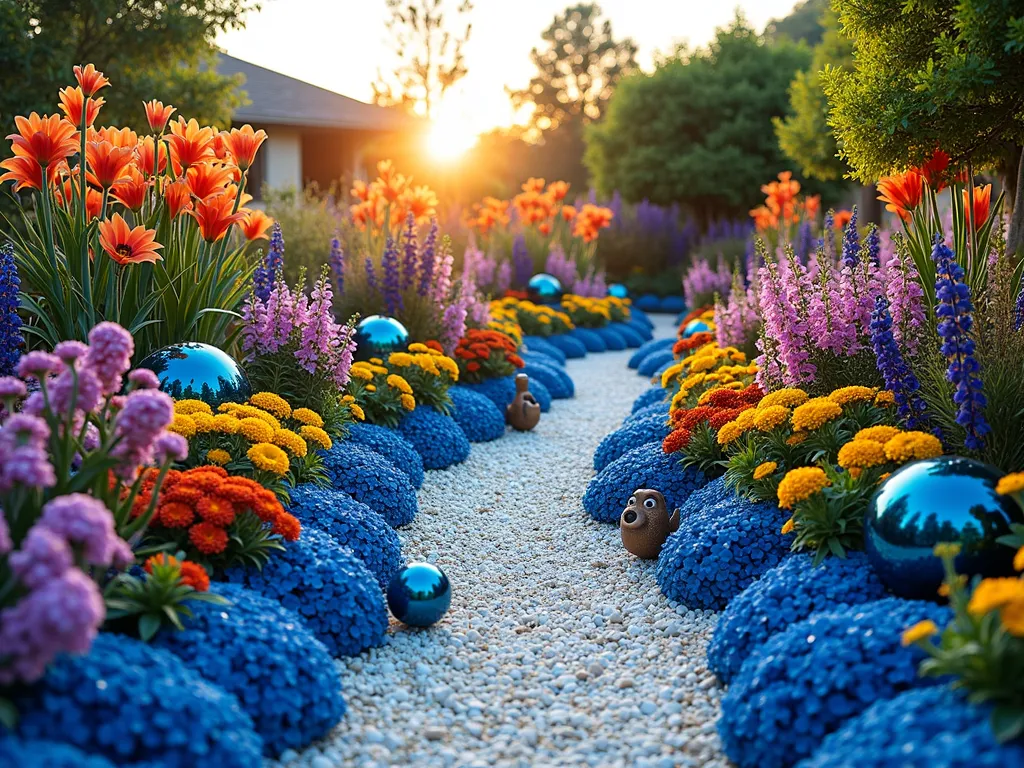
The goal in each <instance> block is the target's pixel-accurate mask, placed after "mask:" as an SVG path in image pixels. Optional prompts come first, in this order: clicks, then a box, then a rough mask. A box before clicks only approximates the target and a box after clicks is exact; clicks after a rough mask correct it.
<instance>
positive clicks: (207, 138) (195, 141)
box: [167, 117, 216, 176]
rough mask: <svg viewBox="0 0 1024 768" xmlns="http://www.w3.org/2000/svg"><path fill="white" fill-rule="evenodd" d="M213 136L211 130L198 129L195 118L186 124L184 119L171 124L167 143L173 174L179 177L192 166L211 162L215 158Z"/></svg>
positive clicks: (180, 118)
mask: <svg viewBox="0 0 1024 768" xmlns="http://www.w3.org/2000/svg"><path fill="white" fill-rule="evenodd" d="M214 136H215V134H214V132H213V128H209V127H200V126H199V123H198V122H196V119H195V118H192V119H191V120H189V121H188V122H187V123H186V122H185V118H183V117H179V118H178V119H177V121H175V122H173V123H171V133H170V135H169V136H167V143H168V145H169V146H170V148H171V162H172V163H173V165H174V172H175V174H176V175H178V176H180V175H181V174H182V172H183V171H184V170H187V169H188V168H190V167H191V166H193V165H197V164H198V163H204V162H206V161H207V160H213V159H214V158H215V157H216V155H215V154H214V151H213V139H214Z"/></svg>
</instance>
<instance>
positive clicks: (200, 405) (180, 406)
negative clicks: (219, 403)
mask: <svg viewBox="0 0 1024 768" xmlns="http://www.w3.org/2000/svg"><path fill="white" fill-rule="evenodd" d="M174 412H175V413H183V414H185V415H186V416H191V415H192V414H194V413H208V414H210V415H211V416H212V415H213V408H211V407H210V406H209V405H207V404H206V403H204V402H203V401H202V400H175V401H174Z"/></svg>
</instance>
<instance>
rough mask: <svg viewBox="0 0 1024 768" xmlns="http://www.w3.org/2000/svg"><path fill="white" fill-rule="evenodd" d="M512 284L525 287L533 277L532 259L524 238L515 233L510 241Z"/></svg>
mask: <svg viewBox="0 0 1024 768" xmlns="http://www.w3.org/2000/svg"><path fill="white" fill-rule="evenodd" d="M512 270H513V276H512V284H513V286H514V287H516V288H525V287H526V286H527V284H528V283H529V282H530V278H531V277H533V260H532V259H531V258H530V252H529V251H528V250H527V249H526V239H525V238H524V237H523V236H522V235H516V239H515V240H514V241H513V242H512Z"/></svg>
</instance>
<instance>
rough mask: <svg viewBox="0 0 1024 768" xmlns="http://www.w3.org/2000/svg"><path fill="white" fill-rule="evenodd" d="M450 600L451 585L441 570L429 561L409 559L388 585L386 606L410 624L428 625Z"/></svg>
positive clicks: (446, 606) (439, 616)
mask: <svg viewBox="0 0 1024 768" xmlns="http://www.w3.org/2000/svg"><path fill="white" fill-rule="evenodd" d="M451 604H452V585H451V583H450V582H449V581H448V577H447V576H445V575H444V571H442V570H441V569H440V568H438V567H437V566H436V565H432V564H430V563H410V564H409V565H407V566H406V567H405V568H403V569H402V570H400V571H399V572H398V573H396V574H395V576H394V578H392V579H391V584H390V585H389V586H388V608H390V609H391V613H392V614H393V615H394V617H395V618H396V619H398V620H399V621H400V622H402V623H403V624H408V625H409V626H410V627H429V626H431V625H433V624H436V623H437V622H438V621H440V620H441V617H442V616H444V615H445V613H447V612H448V606H450V605H451Z"/></svg>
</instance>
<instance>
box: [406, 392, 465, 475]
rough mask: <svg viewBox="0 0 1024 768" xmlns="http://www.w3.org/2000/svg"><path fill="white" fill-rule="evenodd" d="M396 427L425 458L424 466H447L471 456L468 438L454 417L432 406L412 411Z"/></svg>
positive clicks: (446, 467) (435, 467) (426, 467)
mask: <svg viewBox="0 0 1024 768" xmlns="http://www.w3.org/2000/svg"><path fill="white" fill-rule="evenodd" d="M397 429H398V434H400V435H401V436H402V437H404V438H405V439H406V440H408V441H409V443H410V444H411V445H412V447H413V448H415V449H416V453H418V454H419V455H420V458H422V459H423V468H424V469H448V467H450V466H452V465H453V464H461V463H462V462H464V461H465V460H466V459H468V458H469V440H467V439H466V435H465V433H463V431H462V429H461V428H460V427H459V425H458V424H456V423H455V419H453V418H452V417H451V416H445V415H444V414H443V413H438V412H437V411H435V410H434V409H433V408H428V407H425V406H420V407H419V408H416V409H415V410H413V411H410V412H409V413H407V414H405V416H403V417H402V420H401V421H400V422H398V427H397Z"/></svg>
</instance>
